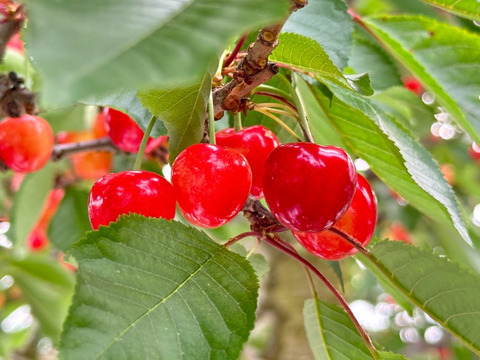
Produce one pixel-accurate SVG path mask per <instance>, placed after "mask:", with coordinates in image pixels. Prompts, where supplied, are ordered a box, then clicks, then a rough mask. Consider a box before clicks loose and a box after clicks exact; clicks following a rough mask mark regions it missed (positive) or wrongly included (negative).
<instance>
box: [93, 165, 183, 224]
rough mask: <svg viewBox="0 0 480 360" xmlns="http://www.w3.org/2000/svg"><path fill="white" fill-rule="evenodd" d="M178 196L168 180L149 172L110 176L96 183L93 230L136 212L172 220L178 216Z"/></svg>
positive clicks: (94, 187)
mask: <svg viewBox="0 0 480 360" xmlns="http://www.w3.org/2000/svg"><path fill="white" fill-rule="evenodd" d="M175 202H176V200H175V194H174V192H173V187H172V185H171V184H170V183H169V182H168V181H167V180H165V178H163V177H161V176H160V175H157V174H155V173H152V172H149V171H123V172H120V173H116V174H108V175H105V176H104V177H102V178H101V179H100V180H98V181H97V182H96V183H95V184H93V186H92V189H91V190H90V196H89V198H88V216H89V217H90V223H91V224H92V228H93V229H98V227H99V226H100V225H108V224H109V223H110V222H112V221H116V220H117V218H118V217H119V216H120V215H122V214H129V213H136V214H140V215H144V216H148V217H157V218H158V217H161V218H165V219H168V220H171V219H173V217H174V216H175Z"/></svg>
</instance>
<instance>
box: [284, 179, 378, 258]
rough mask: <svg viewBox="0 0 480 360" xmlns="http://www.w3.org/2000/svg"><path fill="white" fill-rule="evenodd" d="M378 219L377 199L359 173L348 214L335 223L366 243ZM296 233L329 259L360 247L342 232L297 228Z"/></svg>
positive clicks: (353, 252) (304, 242) (307, 245)
mask: <svg viewBox="0 0 480 360" xmlns="http://www.w3.org/2000/svg"><path fill="white" fill-rule="evenodd" d="M376 222H377V200H376V198H375V194H374V193H373V191H372V188H371V187H370V184H369V183H368V181H367V180H365V178H364V177H363V176H361V175H358V180H357V190H356V191H355V195H354V196H353V200H352V203H351V204H350V207H349V208H348V210H347V212H346V213H345V215H343V216H342V217H341V218H340V220H338V222H336V223H335V225H333V227H334V228H336V229H338V230H341V231H343V232H344V233H346V234H348V235H350V236H352V237H353V238H355V239H356V240H357V241H359V242H360V243H361V244H362V245H363V246H365V245H367V244H368V243H369V242H370V240H371V239H372V236H373V232H374V230H375V224H376ZM292 233H293V236H295V238H296V239H297V240H298V242H299V243H300V244H302V245H303V247H304V248H305V249H307V250H308V251H309V252H311V253H312V254H314V255H317V256H319V257H321V258H323V259H326V260H338V259H342V258H344V257H346V256H349V255H352V254H355V253H356V252H357V250H356V249H355V248H354V247H353V246H351V245H350V244H349V243H347V242H346V241H345V240H344V239H343V238H342V237H340V236H339V235H337V234H335V233H333V232H331V231H329V230H323V231H321V232H296V231H292Z"/></svg>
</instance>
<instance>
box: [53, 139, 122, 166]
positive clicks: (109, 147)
mask: <svg viewBox="0 0 480 360" xmlns="http://www.w3.org/2000/svg"><path fill="white" fill-rule="evenodd" d="M92 150H106V151H118V149H117V147H115V145H113V143H112V141H111V140H110V138H109V137H103V138H99V139H94V140H87V141H79V142H73V143H68V144H58V145H55V146H54V147H53V152H52V160H53V161H58V160H60V159H62V158H64V157H65V156H68V155H73V154H76V153H79V152H84V151H92Z"/></svg>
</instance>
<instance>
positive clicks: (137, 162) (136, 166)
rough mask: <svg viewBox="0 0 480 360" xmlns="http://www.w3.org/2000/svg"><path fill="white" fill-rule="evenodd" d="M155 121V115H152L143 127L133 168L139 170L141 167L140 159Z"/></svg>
mask: <svg viewBox="0 0 480 360" xmlns="http://www.w3.org/2000/svg"><path fill="white" fill-rule="evenodd" d="M156 121H157V117H156V116H155V115H152V117H151V119H150V121H149V122H148V125H147V128H146V129H145V133H144V134H143V138H142V142H141V143H140V147H139V149H138V153H137V158H136V159H135V164H133V170H140V169H141V168H142V160H143V155H144V154H145V148H146V147H147V142H148V138H149V137H150V133H151V132H152V129H153V125H155V122H156Z"/></svg>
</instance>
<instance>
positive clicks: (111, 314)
mask: <svg viewBox="0 0 480 360" xmlns="http://www.w3.org/2000/svg"><path fill="white" fill-rule="evenodd" d="M70 253H71V254H72V255H73V256H74V257H75V259H76V260H77V262H78V265H79V272H78V276H77V287H76V290H75V295H74V298H73V305H72V307H71V309H70V313H69V316H68V318H67V320H66V323H65V326H64V328H65V330H64V333H63V336H62V343H61V347H60V359H68V360H75V359H86V358H89V359H133V358H142V359H148V358H151V359H169V360H170V359H171V360H175V359H194V358H201V359H207V358H217V359H236V358H237V357H238V355H239V353H240V350H241V348H242V345H243V343H244V342H245V341H246V340H247V339H248V335H249V332H250V330H251V329H252V328H253V322H254V319H255V309H256V302H257V290H258V281H257V278H256V276H255V273H254V271H253V269H252V267H251V266H250V264H249V263H248V261H247V260H246V259H245V258H243V257H241V256H239V255H238V254H235V253H232V252H230V251H229V250H228V249H226V248H225V247H223V246H221V245H219V244H217V243H215V242H214V241H212V240H211V239H210V238H209V237H208V236H206V235H205V234H204V233H202V232H200V231H198V230H195V229H193V228H191V227H188V226H185V225H183V224H181V223H178V222H169V221H166V220H160V219H147V218H144V217H141V216H137V215H133V216H129V217H125V216H123V217H121V219H120V220H119V221H118V222H116V223H114V224H112V225H111V226H110V227H108V228H107V227H101V228H100V230H99V231H95V232H89V233H87V235H86V238H84V239H83V240H82V241H80V242H78V243H76V244H75V245H74V246H73V247H72V250H71V251H70Z"/></svg>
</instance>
